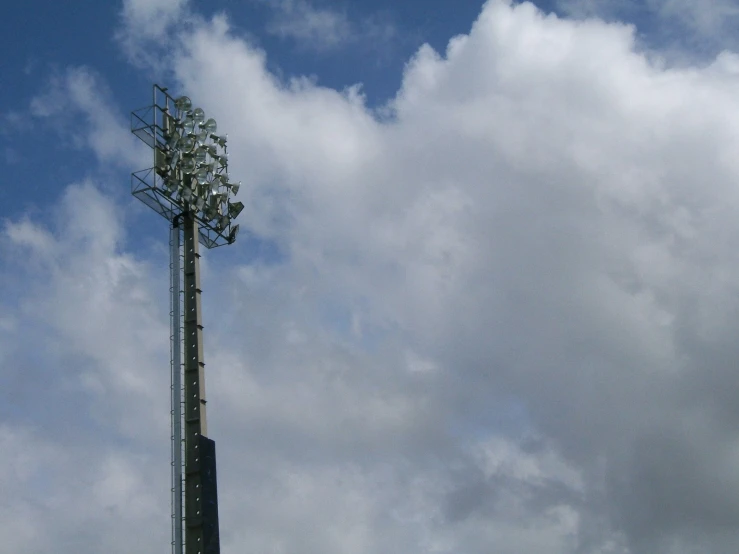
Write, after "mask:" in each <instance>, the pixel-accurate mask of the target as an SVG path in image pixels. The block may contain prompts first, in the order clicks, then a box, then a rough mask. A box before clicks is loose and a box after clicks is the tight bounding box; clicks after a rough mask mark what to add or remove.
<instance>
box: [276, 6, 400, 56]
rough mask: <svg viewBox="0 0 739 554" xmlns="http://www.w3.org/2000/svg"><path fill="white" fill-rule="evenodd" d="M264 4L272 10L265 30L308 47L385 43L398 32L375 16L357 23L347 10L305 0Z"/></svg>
mask: <svg viewBox="0 0 739 554" xmlns="http://www.w3.org/2000/svg"><path fill="white" fill-rule="evenodd" d="M267 4H268V6H269V7H270V8H271V9H273V10H274V12H275V16H274V18H273V19H272V20H271V21H270V22H269V23H268V25H267V32H269V33H271V34H274V35H276V36H279V37H281V38H289V39H292V40H294V41H295V42H296V43H298V44H299V45H301V46H303V47H305V48H308V49H311V50H319V51H327V50H334V49H337V48H342V47H345V46H347V45H349V44H355V43H362V42H364V43H373V42H375V43H376V42H379V43H385V42H386V41H387V40H389V39H391V38H393V37H394V36H395V34H396V32H397V31H396V29H395V27H394V26H393V25H392V23H390V22H389V21H386V20H382V19H381V18H379V17H377V16H374V17H370V18H365V19H363V20H362V21H361V22H359V23H356V22H354V21H352V20H351V19H350V18H349V16H348V15H347V12H346V11H339V10H336V9H333V8H326V7H318V6H315V5H314V4H312V3H311V2H308V1H307V0H277V1H271V0H270V1H269V2H267ZM375 46H377V44H375Z"/></svg>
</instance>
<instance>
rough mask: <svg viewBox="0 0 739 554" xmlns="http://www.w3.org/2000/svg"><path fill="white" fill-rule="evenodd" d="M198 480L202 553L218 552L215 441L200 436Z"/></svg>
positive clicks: (219, 548)
mask: <svg viewBox="0 0 739 554" xmlns="http://www.w3.org/2000/svg"><path fill="white" fill-rule="evenodd" d="M200 482H201V484H202V487H203V494H202V496H201V502H202V504H201V506H202V513H203V542H204V543H205V550H204V551H203V552H204V554H220V552H221V546H220V538H219V535H218V487H217V481H216V443H215V441H213V440H211V439H209V438H208V437H204V436H202V435H201V437H200Z"/></svg>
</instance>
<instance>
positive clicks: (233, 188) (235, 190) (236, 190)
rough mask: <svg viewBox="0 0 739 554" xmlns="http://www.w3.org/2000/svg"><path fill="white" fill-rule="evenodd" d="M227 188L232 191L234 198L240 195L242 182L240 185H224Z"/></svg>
mask: <svg viewBox="0 0 739 554" xmlns="http://www.w3.org/2000/svg"><path fill="white" fill-rule="evenodd" d="M223 184H224V185H225V186H226V187H228V188H229V189H231V194H233V195H234V196H235V195H237V194H238V193H239V189H240V188H241V181H239V182H238V183H223Z"/></svg>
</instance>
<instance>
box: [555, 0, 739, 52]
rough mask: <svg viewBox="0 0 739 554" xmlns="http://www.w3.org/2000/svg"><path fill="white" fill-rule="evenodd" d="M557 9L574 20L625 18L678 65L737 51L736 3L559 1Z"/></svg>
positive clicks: (738, 10) (728, 0)
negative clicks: (644, 28) (639, 26)
mask: <svg viewBox="0 0 739 554" xmlns="http://www.w3.org/2000/svg"><path fill="white" fill-rule="evenodd" d="M557 6H558V7H559V8H560V9H561V10H563V11H564V13H567V14H569V15H571V16H575V17H581V18H582V17H605V18H608V19H610V20H618V19H619V18H627V19H628V20H629V21H636V22H640V24H642V23H643V24H644V25H645V26H647V25H649V27H650V29H649V33H648V34H645V35H643V38H647V37H648V38H649V39H650V41H651V42H652V43H655V44H659V45H660V46H659V50H660V51H661V53H662V54H667V56H668V57H669V58H670V59H673V60H675V61H678V62H680V63H686V59H687V60H690V59H696V58H697V59H701V60H705V59H706V58H707V57H711V56H715V55H716V54H717V53H718V52H721V51H723V50H725V49H732V50H735V49H736V47H737V42H736V38H735V33H734V28H735V27H736V23H737V21H739V2H737V0H713V1H711V2H691V1H690V0H647V1H646V2H643V1H637V0H558V1H557Z"/></svg>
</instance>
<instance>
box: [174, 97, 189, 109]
mask: <svg viewBox="0 0 739 554" xmlns="http://www.w3.org/2000/svg"><path fill="white" fill-rule="evenodd" d="M174 107H175V108H177V109H178V110H180V111H181V112H187V111H189V110H190V108H192V101H191V100H190V99H189V98H188V97H187V96H180V97H179V98H178V99H177V100H175V101H174Z"/></svg>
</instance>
